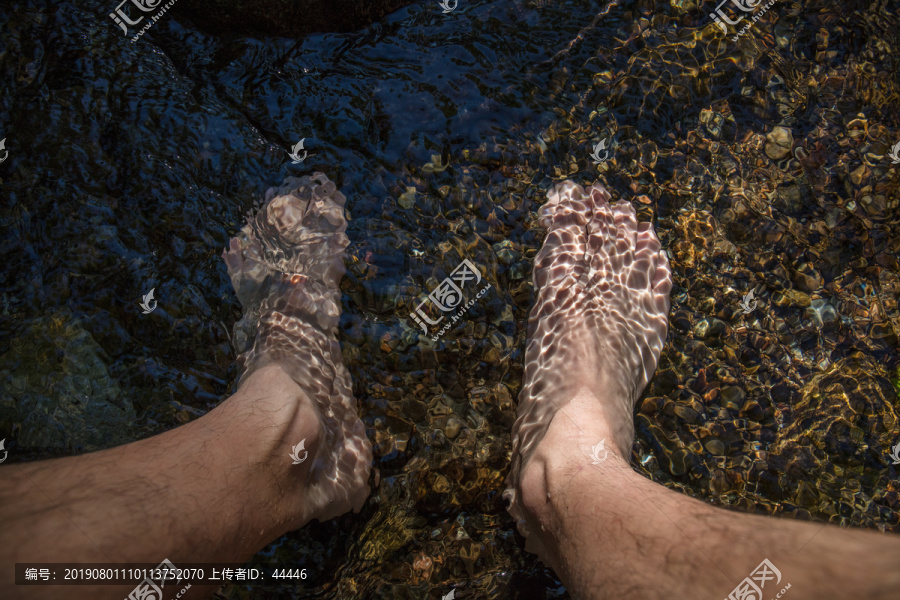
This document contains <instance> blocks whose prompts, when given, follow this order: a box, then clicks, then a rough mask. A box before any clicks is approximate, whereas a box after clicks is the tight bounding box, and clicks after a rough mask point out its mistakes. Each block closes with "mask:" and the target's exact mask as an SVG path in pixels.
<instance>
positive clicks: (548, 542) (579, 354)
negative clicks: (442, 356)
mask: <svg viewBox="0 0 900 600" xmlns="http://www.w3.org/2000/svg"><path fill="white" fill-rule="evenodd" d="M608 199H609V195H608V194H607V193H606V191H605V190H603V189H602V188H598V187H595V188H591V189H589V190H587V191H585V190H583V189H581V188H580V187H579V186H576V185H574V184H572V183H571V182H567V183H564V184H561V185H560V186H559V187H558V188H556V189H555V190H554V191H552V192H551V194H550V195H549V201H548V203H547V205H546V206H545V207H544V210H543V213H542V219H541V222H542V224H543V225H544V226H545V227H547V228H548V229H549V232H548V236H547V239H546V240H545V242H544V247H543V248H542V249H541V252H540V253H539V254H538V257H537V259H536V261H535V271H534V278H535V287H536V288H537V303H536V305H535V307H534V309H533V310H532V314H531V318H530V320H529V341H528V347H527V349H526V370H525V381H524V382H523V388H522V393H521V394H520V397H519V408H518V412H519V416H518V419H517V421H516V425H515V427H514V429H513V450H514V453H513V460H512V465H511V469H510V474H509V478H508V485H509V489H508V490H507V492H506V493H505V497H507V498H508V499H509V500H510V512H511V513H512V514H513V516H514V517H515V518H516V520H517V523H518V526H519V530H520V531H521V532H522V533H523V535H525V536H526V537H527V541H526V548H528V549H529V550H532V551H534V552H536V553H537V554H538V555H539V556H540V557H541V558H542V559H543V560H544V561H545V562H546V563H548V564H550V565H551V566H552V567H553V568H554V569H555V570H556V572H557V574H558V575H559V576H560V578H561V579H562V580H563V582H564V583H565V584H566V587H567V588H568V589H569V591H570V592H571V594H572V596H573V597H574V598H578V599H579V600H580V599H594V598H598V599H599V598H616V599H627V598H633V599H635V600H654V599H657V598H659V599H663V598H665V599H670V598H679V599H681V598H684V599H694V598H697V599H704V598H708V599H710V600H718V599H720V598H726V597H728V596H729V594H730V593H731V592H732V590H734V589H735V588H736V587H737V586H738V585H739V584H740V583H741V582H742V581H743V580H744V578H745V577H748V576H750V575H751V572H752V571H753V570H754V569H755V568H756V567H757V566H758V565H760V563H762V561H763V560H764V559H768V560H769V561H770V562H771V563H772V564H773V565H774V566H775V567H776V568H777V569H779V570H780V572H781V580H780V581H778V582H775V581H768V582H766V585H765V586H764V587H763V597H762V598H758V597H756V596H741V598H748V599H749V598H753V600H763V599H765V600H768V599H769V598H775V597H776V595H777V594H779V593H780V592H781V591H782V589H783V588H784V587H785V586H786V585H788V584H790V588H789V589H788V590H787V594H790V596H789V598H795V599H797V600H800V599H802V598H809V599H810V600H812V599H816V600H818V599H829V598H833V599H835V600H837V599H844V598H856V597H859V598H874V599H881V598H884V599H887V598H895V597H897V589H900V570H898V569H897V565H900V538H898V537H897V536H891V535H882V534H879V533H875V532H871V531H861V530H846V529H841V528H838V527H834V526H823V525H821V524H815V523H808V522H799V521H788V520H784V519H779V520H776V519H774V518H770V517H762V516H757V515H746V514H740V513H735V512H730V511H726V510H723V509H719V508H715V507H713V506H710V505H707V504H704V503H703V502H700V501H697V500H694V499H692V498H689V497H687V496H685V495H683V494H679V493H676V492H673V491H671V490H668V489H666V488H665V487H663V486H661V485H659V484H656V483H653V482H652V481H649V480H647V479H646V478H644V477H643V476H641V475H639V474H638V473H635V472H634V471H633V470H632V469H631V468H630V466H629V464H628V459H629V457H630V456H631V446H632V443H633V439H634V430H633V421H632V419H633V416H632V415H633V412H632V411H633V407H634V402H635V400H636V399H637V398H638V397H639V396H640V394H641V392H642V391H643V389H644V387H645V386H646V385H647V382H648V381H649V379H650V377H651V376H652V374H653V371H654V370H655V369H656V365H657V360H658V358H659V354H660V351H661V348H662V342H663V340H664V339H665V333H666V329H667V323H666V318H667V314H668V309H669V302H668V295H669V291H670V289H671V274H670V271H669V268H668V262H667V260H666V258H665V256H664V253H663V252H661V250H660V245H659V241H658V240H657V239H656V235H655V233H654V232H653V230H652V228H651V227H650V226H649V225H648V224H639V223H638V222H637V219H636V217H635V214H634V210H633V209H632V208H631V206H630V205H629V204H628V203H617V204H615V205H612V206H610V205H609V204H608Z"/></svg>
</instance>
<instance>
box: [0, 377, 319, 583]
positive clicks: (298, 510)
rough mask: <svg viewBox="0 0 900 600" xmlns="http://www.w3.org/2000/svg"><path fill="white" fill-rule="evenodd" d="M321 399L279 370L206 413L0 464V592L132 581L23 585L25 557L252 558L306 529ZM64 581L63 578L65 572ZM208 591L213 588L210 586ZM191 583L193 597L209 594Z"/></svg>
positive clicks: (54, 559)
mask: <svg viewBox="0 0 900 600" xmlns="http://www.w3.org/2000/svg"><path fill="white" fill-rule="evenodd" d="M320 432H321V426H320V421H319V415H318V413H317V411H316V408H315V406H314V404H313V403H312V401H311V400H310V399H309V398H307V397H305V395H304V394H303V392H302V390H301V389H300V387H299V386H297V385H296V384H295V383H294V381H293V380H292V379H291V378H290V377H289V376H288V375H287V374H286V373H285V371H284V370H283V369H282V368H281V367H279V366H278V365H270V366H266V367H263V368H261V369H259V370H257V371H255V372H254V373H252V374H250V375H249V376H248V377H247V378H246V380H245V381H244V383H243V384H242V385H241V387H240V388H239V389H238V390H237V391H236V392H235V394H234V395H233V396H231V397H230V398H228V399H227V400H226V401H225V402H223V403H222V404H221V405H220V406H218V407H217V408H216V409H215V410H213V411H211V412H210V413H208V414H207V415H205V416H203V417H201V418H200V419H197V420H196V421H193V422H191V423H188V424H187V425H184V426H182V427H178V428H177V429H174V430H171V431H167V432H165V433H163V434H161V435H158V436H154V437H151V438H147V439H145V440H141V441H138V442H135V443H132V444H128V445H125V446H120V447H117V448H112V449H109V450H103V451H100V452H95V453H92V454H86V455H83V456H73V457H68V458H60V459H55V460H47V461H40V462H34V463H25V464H15V465H9V466H6V467H3V468H2V469H0V481H2V482H3V485H2V486H0V522H2V523H3V526H2V528H0V565H2V569H3V571H4V572H3V574H2V575H0V597H2V598H59V597H63V596H65V597H66V598H98V599H100V598H116V599H118V600H121V598H123V597H125V596H126V595H127V594H128V592H129V590H130V589H131V588H133V587H134V586H133V585H132V586H126V587H124V588H123V587H121V586H97V587H94V586H69V587H65V588H59V587H41V586H31V587H25V586H13V574H12V566H13V565H14V564H15V563H17V562H19V563H27V562H80V563H88V562H97V563H101V562H102V563H133V562H142V563H153V564H154V565H155V564H158V563H159V562H160V561H162V560H163V559H164V558H168V559H169V560H170V561H171V562H172V563H174V564H175V565H176V566H177V565H178V564H179V563H186V562H244V561H246V560H247V559H249V558H250V557H251V556H252V555H253V554H254V553H256V552H257V551H258V550H260V549H261V548H262V547H263V546H265V544H267V543H268V542H271V541H272V540H274V539H277V538H278V537H279V536H281V535H283V534H284V533H286V532H287V531H291V530H293V529H297V528H299V527H301V526H302V525H303V524H304V523H305V522H306V520H308V516H307V515H306V513H305V511H304V510H303V509H304V507H303V503H304V498H305V496H306V491H307V487H308V484H307V477H308V475H309V470H310V468H311V465H312V463H313V460H306V461H304V462H303V463H301V464H299V465H293V464H292V463H293V461H292V460H291V458H290V456H289V453H290V448H291V446H292V445H294V444H297V443H298V442H299V441H300V440H302V439H305V440H306V443H305V447H306V449H307V451H309V456H310V457H314V456H316V455H317V453H318V452H319V451H320V447H321V444H320V435H321V434H320ZM59 576H61V574H59ZM207 591H208V589H207ZM201 595H202V594H201V592H200V589H198V588H192V590H191V595H190V596H189V597H199V596H201Z"/></svg>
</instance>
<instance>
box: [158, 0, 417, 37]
mask: <svg viewBox="0 0 900 600" xmlns="http://www.w3.org/2000/svg"><path fill="white" fill-rule="evenodd" d="M408 4H412V1H411V0H251V1H249V2H248V1H247V0H191V2H180V3H178V4H176V5H175V7H174V8H173V12H175V13H176V14H183V15H187V16H188V17H190V18H191V19H192V20H193V21H194V22H195V23H196V25H197V26H199V27H201V28H205V29H215V30H216V31H229V32H236V33H256V34H262V35H283V36H298V35H305V34H308V33H314V32H346V31H354V30H356V29H360V28H362V27H365V26H367V25H369V24H371V23H374V22H375V21H378V20H379V19H381V18H382V17H384V16H385V15H387V14H389V13H392V12H394V11H395V10H397V9H399V8H402V7H404V6H406V5H408Z"/></svg>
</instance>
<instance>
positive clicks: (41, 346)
mask: <svg viewBox="0 0 900 600" xmlns="http://www.w3.org/2000/svg"><path fill="white" fill-rule="evenodd" d="M104 356H105V353H104V351H103V349H102V348H101V347H100V345H99V344H98V343H97V342H96V341H95V340H94V338H93V337H92V336H91V334H90V333H88V331H87V330H86V329H85V327H84V326H83V325H82V322H81V320H80V319H78V318H76V317H74V316H73V315H72V314H71V312H70V311H69V310H67V309H65V310H63V311H61V312H57V313H51V314H50V315H48V316H46V317H41V318H38V319H34V320H33V321H31V322H29V323H28V324H27V325H25V326H24V327H23V332H22V335H21V336H19V337H15V338H12V339H11V340H10V343H9V349H8V350H7V351H6V352H5V353H4V354H3V355H2V356H0V364H3V365H13V366H14V370H12V371H9V370H6V369H3V370H0V431H7V432H8V431H12V430H13V429H14V426H15V425H19V427H17V429H18V431H19V433H18V436H17V439H16V443H17V446H18V447H19V448H21V449H22V450H25V451H27V450H29V449H32V450H33V451H34V452H33V454H35V455H36V457H45V456H48V455H52V454H54V453H62V452H69V453H71V452H77V451H78V450H86V451H93V450H100V449H103V448H109V447H112V446H117V445H119V444H124V443H127V442H130V441H133V435H134V432H133V430H132V423H134V421H135V419H136V418H137V415H136V414H135V411H134V409H133V408H132V404H131V401H130V400H129V399H128V397H127V396H125V397H123V394H122V393H121V391H120V389H119V385H118V383H117V381H116V379H114V378H113V377H111V376H110V373H109V371H108V369H107V365H106V363H105V360H104ZM10 441H11V440H7V444H8V443H9V442H10ZM7 447H8V446H7Z"/></svg>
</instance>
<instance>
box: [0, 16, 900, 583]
mask: <svg viewBox="0 0 900 600" xmlns="http://www.w3.org/2000/svg"><path fill="white" fill-rule="evenodd" d="M179 1H180V2H185V3H187V2H190V1H191V0H179ZM115 4H116V3H115V2H112V1H109V2H105V1H89V2H83V3H80V4H78V5H75V4H71V3H58V2H49V1H28V2H4V3H3V5H2V7H0V71H2V74H0V77H2V81H3V85H2V88H0V139H5V151H6V152H8V156H7V157H6V158H5V159H4V160H3V161H2V163H0V228H2V231H0V245H2V250H0V254H2V256H3V259H4V260H3V261H2V266H0V438H5V439H6V448H7V450H9V452H10V459H9V460H10V461H11V462H16V461H21V460H30V459H34V458H45V457H52V456H63V455H71V454H79V453H83V452H88V451H93V450H97V449H100V448H107V447H111V446H116V445H119V444H123V443H126V442H129V441H132V440H135V439H140V438H143V437H146V436H149V435H153V434H156V433H159V432H162V431H165V430H168V429H171V428H173V427H176V426H178V425H180V424H183V423H186V422H189V421H191V420H193V419H195V418H197V417H199V416H201V415H203V414H204V413H205V412H207V411H209V410H211V409H212V408H214V407H215V406H216V405H217V404H218V403H219V402H220V401H221V400H222V399H223V398H224V397H226V396H227V395H228V393H229V392H230V391H232V390H233V381H234V379H235V375H236V368H235V366H234V358H235V356H234V352H233V349H232V346H231V343H230V339H229V336H230V333H231V328H232V326H233V325H234V323H235V322H236V321H237V320H238V319H239V318H240V317H241V307H240V304H239V303H238V301H237V298H236V296H235V294H234V292H233V290H232V288H231V284H230V282H229V279H228V276H227V273H226V270H225V264H224V262H223V261H222V259H221V256H220V255H221V252H222V248H223V247H224V246H225V245H226V244H227V241H228V239H229V237H230V236H232V235H234V234H235V233H236V232H237V230H238V229H239V228H240V227H241V226H242V225H243V222H244V215H245V213H246V212H247V210H248V209H250V207H251V206H252V205H253V203H254V202H255V201H257V200H258V199H259V198H261V197H262V195H263V193H264V192H265V190H266V189H267V188H268V187H270V186H273V185H279V184H280V183H281V181H282V180H283V179H284V178H285V177H287V176H301V175H304V174H311V173H313V172H314V171H322V172H324V173H325V174H326V175H327V176H328V177H329V178H330V179H331V180H333V181H334V182H335V183H336V184H337V185H338V187H339V189H340V190H341V191H342V192H343V193H344V194H345V195H346V196H347V213H348V220H349V227H348V230H347V234H348V235H349V237H350V240H351V245H350V246H349V248H348V259H347V268H348V271H347V275H346V277H345V278H344V280H343V283H342V289H343V292H344V297H343V311H344V313H343V316H342V320H341V327H340V341H341V345H342V349H343V353H344V359H345V362H346V364H347V366H348V368H349V370H350V372H351V375H352V378H353V385H354V393H355V394H356V396H357V398H358V399H359V401H360V407H361V409H360V410H361V417H362V419H363V421H364V422H365V424H366V426H367V431H368V435H369V438H370V440H372V443H373V446H374V454H375V468H374V471H375V472H376V474H375V477H376V479H375V480H373V481H377V486H376V487H375V488H374V491H373V494H372V496H371V497H370V499H369V501H368V502H367V504H366V506H365V508H364V510H363V511H362V513H360V514H359V515H347V516H344V517H341V518H339V519H336V520H333V521H330V522H327V523H321V524H320V523H312V524H310V525H309V526H307V527H305V528H304V529H303V530H301V531H297V532H293V533H291V534H289V535H287V536H285V537H284V538H282V539H280V540H278V541H277V542H275V543H274V544H272V545H271V546H269V547H268V548H267V549H266V550H264V551H263V552H262V553H260V555H258V556H257V557H256V559H255V561H257V562H260V563H266V564H269V563H273V562H274V563H278V564H283V565H285V566H291V567H293V568H305V569H307V572H308V573H309V576H308V579H307V581H306V582H305V583H303V584H302V585H297V586H294V587H291V586H282V587H280V588H273V589H266V590H259V589H252V588H247V587H245V586H238V585H232V586H225V587H223V589H222V590H220V592H219V594H220V596H221V597H222V598H229V599H238V598H285V599H288V598H291V599H301V598H329V599H342V600H343V599H350V598H354V599H355V598H359V599H363V598H366V599H368V598H440V597H441V596H442V595H443V594H446V593H447V592H449V591H450V589H452V588H456V589H457V590H458V592H457V596H458V597H460V598H516V599H518V598H521V599H541V598H566V597H568V595H567V593H566V592H565V590H564V589H563V587H562V585H561V584H560V583H559V582H558V581H557V579H556V578H555V575H554V574H553V572H552V571H551V570H549V569H547V568H545V567H544V566H543V565H542V564H541V563H540V562H539V561H537V560H536V559H535V558H534V557H533V556H531V555H529V554H527V553H525V551H524V549H523V544H522V541H521V539H520V538H518V537H517V534H516V533H515V528H514V525H513V522H512V520H511V518H510V517H509V516H508V514H507V513H506V511H505V507H504V503H503V501H502V499H501V498H500V493H501V492H502V490H503V478H504V477H505V474H506V469H507V467H508V463H509V452H510V440H509V431H510V428H511V426H512V423H513V420H514V418H515V399H516V396H517V394H518V391H519V388H520V385H521V380H522V371H523V364H522V363H523V354H524V348H525V322H526V319H527V315H528V310H529V309H530V307H531V304H532V302H533V290H532V284H531V280H530V277H531V265H532V261H533V258H534V256H535V254H536V252H537V250H538V249H539V248H540V244H541V242H542V240H543V235H544V234H543V231H542V230H541V229H540V227H539V226H538V222H537V211H538V209H539V208H540V206H541V204H542V203H543V202H544V201H545V199H546V192H547V190H548V189H549V188H550V187H551V185H553V184H554V183H555V182H558V181H563V180H565V179H573V180H574V181H576V182H577V183H580V184H583V185H589V184H592V183H594V182H599V183H602V184H604V185H605V186H607V187H608V188H609V190H610V192H611V193H612V196H613V198H614V199H616V200H618V199H626V200H629V201H631V202H633V203H634V205H635V208H636V209H637V211H638V215H639V218H640V219H641V220H650V221H652V222H653V223H654V225H655V227H656V229H657V232H658V234H659V237H660V240H661V241H662V244H663V247H664V248H665V249H667V251H668V253H669V256H670V260H671V265H672V268H673V276H674V280H675V287H674V289H673V292H672V311H671V314H670V331H669V337H668V339H667V343H666V346H665V349H664V350H663V354H662V357H661V360H660V366H659V369H658V371H657V374H656V376H655V377H654V379H653V381H652V382H651V384H650V386H649V387H648V389H647V391H646V392H645V393H644V395H643V397H642V399H641V400H639V401H638V405H637V408H636V412H635V418H636V425H637V439H636V441H635V444H634V448H633V460H632V464H633V466H634V468H636V469H637V470H639V471H640V472H642V473H644V474H645V475H646V476H647V477H649V478H651V479H653V480H654V481H657V482H659V483H661V484H664V485H666V486H668V487H670V488H672V489H677V490H679V491H681V492H683V493H686V494H689V495H691V496H693V497H696V498H699V499H702V500H704V501H707V502H710V503H712V504H715V505H719V506H725V507H729V508H732V509H735V510H739V511H743V512H755V513H759V514H770V515H777V516H780V517H783V518H797V519H806V520H814V521H819V522H823V523H825V522H829V523H835V524H840V525H847V526H860V527H868V528H874V529H880V530H882V531H892V532H898V530H900V483H898V482H900V470H898V469H900V467H898V466H897V465H893V464H892V460H891V457H890V455H889V453H890V452H891V449H892V447H893V446H894V445H896V444H898V443H900V420H898V414H900V396H898V395H900V352H898V350H900V342H898V335H900V308H898V297H900V263H898V257H900V214H898V206H900V158H898V159H897V162H896V163H895V162H893V160H892V158H891V153H892V147H894V149H893V154H895V155H896V154H898V152H900V150H898V148H900V147H897V146H894V144H897V143H900V109H898V107H900V92H898V90H900V81H898V72H900V69H898V61H900V53H898V48H900V39H898V32H900V8H898V5H897V4H896V3H892V2H887V1H878V0H876V1H874V2H870V3H862V2H849V3H840V4H839V3H825V2H804V1H795V2H791V1H787V0H782V1H780V2H776V3H775V4H774V5H772V6H771V7H770V8H768V10H767V11H766V12H765V14H763V15H762V16H761V17H760V18H759V19H758V20H757V21H756V22H755V23H753V25H752V27H751V28H750V29H749V30H748V31H747V32H746V33H744V34H743V35H741V36H740V38H739V39H738V40H737V41H734V40H733V39H732V38H733V36H734V35H736V34H737V33H738V32H739V31H740V29H741V27H743V25H744V24H745V23H746V22H747V21H748V20H749V18H747V19H744V23H742V24H741V25H740V26H735V27H732V28H731V30H730V32H729V34H728V35H727V36H726V35H723V32H722V31H721V30H720V29H719V27H717V26H716V25H715V24H714V23H713V21H712V19H711V18H710V16H709V13H710V12H712V11H713V10H714V9H715V5H714V4H713V3H710V2H707V3H703V4H698V3H696V2H693V1H690V0H687V1H680V0H673V1H672V2H669V3H666V2H654V1H635V2H625V1H623V2H614V3H609V4H607V3H604V2H561V3H557V4H548V3H543V2H529V1H498V2H487V1H475V2H469V1H466V0H459V4H458V6H457V8H456V9H454V10H453V11H452V12H450V13H448V14H444V13H442V11H441V7H440V5H439V4H438V2H437V1H435V2H420V3H417V4H413V5H410V6H408V7H406V8H403V9H401V10H399V11H397V12H395V13H393V14H391V15H389V16H388V17H386V18H384V19H383V20H382V21H381V22H379V23H376V24H373V25H372V26H370V27H368V28H365V29H362V30H359V31H356V32H353V33H342V34H334V33H322V34H315V35H307V36H304V37H302V38H298V39H288V38H282V37H272V38H260V37H241V36H238V35H235V34H221V33H217V32H215V31H209V28H206V27H204V24H203V23H202V22H194V21H191V20H189V19H187V18H182V17H180V16H179V15H178V14H177V11H175V12H173V13H172V14H166V15H164V16H163V17H162V18H161V19H160V20H159V21H158V22H157V23H155V24H154V25H153V27H152V28H151V29H149V30H148V31H147V32H146V33H145V34H144V35H143V36H142V37H140V38H139V39H138V40H137V41H136V42H132V41H131V38H130V37H125V36H124V35H123V34H122V31H121V29H119V27H118V26H116V25H115V24H114V23H113V22H112V20H111V19H110V18H109V16H108V15H109V13H110V12H112V11H113V10H114V9H115ZM760 12H761V11H760ZM729 14H733V10H732V13H729ZM301 139H303V140H304V147H303V149H304V150H305V151H306V152H308V156H307V158H306V159H305V160H304V161H303V162H302V163H301V164H299V165H296V164H292V162H291V159H290V158H289V156H288V154H289V152H291V150H292V148H293V147H294V145H295V144H297V142H299V141H300V140H301ZM601 142H604V144H603V148H602V149H600V150H598V144H600V143H601ZM595 151H596V152H597V153H596V156H599V157H604V153H606V155H605V159H604V160H601V161H596V160H594V159H592V153H594V152H595ZM2 158H3V151H0V159H2ZM598 163H599V164H598ZM464 259H467V260H469V261H471V262H472V263H473V264H475V265H476V266H477V267H478V268H479V270H480V271H481V273H483V274H484V277H485V279H486V281H487V282H489V283H491V289H490V291H489V292H488V293H486V294H485V295H484V296H483V297H482V298H479V299H478V300H477V301H476V302H475V303H474V304H473V305H472V307H471V308H470V309H469V310H468V312H466V313H465V315H464V316H463V317H461V318H460V320H459V321H458V322H457V323H456V324H454V326H453V327H452V328H451V329H450V330H449V331H447V332H446V333H445V334H444V336H443V337H442V338H441V339H440V340H439V341H438V342H432V341H431V339H430V337H429V336H425V335H423V334H422V333H421V331H420V330H419V329H418V326H417V325H416V324H415V323H413V322H412V321H411V320H410V319H409V318H408V315H409V314H410V312H411V311H413V310H414V309H415V307H416V305H417V304H418V303H419V302H421V301H422V300H423V299H424V297H425V294H428V293H429V292H430V291H432V290H433V289H434V288H436V287H437V286H438V285H439V284H440V282H441V281H442V280H443V279H444V278H445V277H447V275H449V273H450V272H451V271H453V269H455V268H456V267H457V265H459V264H460V263H461V262H462V260H464ZM151 289H154V290H155V299H156V300H157V301H158V307H157V308H156V309H155V310H154V311H153V312H151V313H149V314H143V313H142V310H141V308H140V305H139V304H140V302H141V299H142V297H143V296H144V295H145V294H146V293H147V292H149V291H150V290H151ZM751 290H752V291H753V292H754V297H753V298H752V299H751V298H748V296H747V294H748V293H749V292H750V291H751ZM751 307H752V308H751ZM598 545H600V546H602V541H598Z"/></svg>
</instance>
